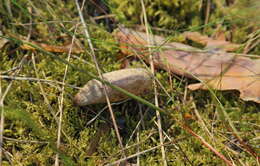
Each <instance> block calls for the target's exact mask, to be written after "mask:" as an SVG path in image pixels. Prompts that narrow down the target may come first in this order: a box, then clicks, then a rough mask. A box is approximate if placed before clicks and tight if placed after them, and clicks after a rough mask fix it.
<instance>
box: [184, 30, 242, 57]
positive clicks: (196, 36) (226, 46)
mask: <svg viewBox="0 0 260 166" xmlns="http://www.w3.org/2000/svg"><path fill="white" fill-rule="evenodd" d="M183 35H184V36H185V37H186V38H187V39H189V40H192V41H194V42H197V43H200V44H202V45H204V46H205V48H208V49H211V48H218V49H221V50H223V51H227V52H232V51H236V50H237V49H238V48H239V47H241V45H240V44H234V43H230V42H228V41H226V40H225V37H224V36H223V34H222V36H218V38H217V39H212V38H210V37H208V36H205V35H201V34H200V33H198V32H185V33H184V34H183Z"/></svg>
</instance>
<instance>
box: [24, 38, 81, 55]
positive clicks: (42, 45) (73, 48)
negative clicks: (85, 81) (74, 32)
mask: <svg viewBox="0 0 260 166" xmlns="http://www.w3.org/2000/svg"><path fill="white" fill-rule="evenodd" d="M31 43H32V44H34V45H36V46H38V47H40V48H42V49H44V50H45V51H48V52H54V53H68V52H69V51H70V49H71V53H74V54H80V53H82V52H84V50H83V49H82V48H81V47H80V46H78V45H77V44H75V43H74V44H73V46H72V44H67V45H64V46H53V45H48V44H45V43H39V42H34V41H32V42H31ZM21 48H22V49H24V50H33V51H34V50H35V48H34V47H32V46H31V45H28V44H23V45H21Z"/></svg>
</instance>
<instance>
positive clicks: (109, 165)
mask: <svg viewBox="0 0 260 166" xmlns="http://www.w3.org/2000/svg"><path fill="white" fill-rule="evenodd" d="M171 143H172V141H170V142H167V143H165V144H163V145H157V146H155V147H152V148H150V149H147V150H144V151H141V152H139V153H136V154H133V155H130V156H128V157H126V158H123V159H120V160H117V161H115V162H112V163H110V164H107V166H112V165H116V164H119V163H121V162H123V161H126V160H129V159H131V158H134V157H137V156H139V155H142V154H145V153H147V152H150V151H152V150H155V149H157V148H160V147H162V146H165V145H169V144H171Z"/></svg>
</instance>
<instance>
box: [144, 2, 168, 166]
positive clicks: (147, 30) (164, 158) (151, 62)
mask: <svg viewBox="0 0 260 166" xmlns="http://www.w3.org/2000/svg"><path fill="white" fill-rule="evenodd" d="M141 4H142V10H143V15H144V22H145V29H146V36H147V42H148V45H149V46H150V45H151V44H152V41H151V38H150V34H149V29H148V21H147V16H146V10H145V6H144V1H143V0H141ZM149 52H150V56H149V59H150V65H151V71H152V75H153V76H154V63H153V56H152V51H151V48H150V47H149ZM153 85H154V100H155V105H156V106H157V107H158V106H159V102H158V92H157V85H156V81H155V79H153ZM156 117H157V123H158V131H159V137H160V145H162V146H161V152H162V160H163V165H164V166H167V160H166V154H165V149H164V146H163V142H164V138H163V131H162V123H161V116H160V112H159V111H157V110H156Z"/></svg>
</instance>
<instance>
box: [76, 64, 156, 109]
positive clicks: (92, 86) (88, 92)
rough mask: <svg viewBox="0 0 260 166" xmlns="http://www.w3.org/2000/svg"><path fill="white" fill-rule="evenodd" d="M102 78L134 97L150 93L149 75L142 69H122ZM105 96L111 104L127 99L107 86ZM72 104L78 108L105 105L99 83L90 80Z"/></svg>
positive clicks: (150, 81) (101, 86) (150, 78)
mask: <svg viewBox="0 0 260 166" xmlns="http://www.w3.org/2000/svg"><path fill="white" fill-rule="evenodd" d="M103 78H104V79H105V80H107V81H109V82H110V83H111V84H113V85H116V86H118V87H120V88H123V89H125V90H127V91H128V92H130V93H133V94H135V95H140V94H143V93H145V92H148V91H150V89H151V88H152V77H151V75H150V74H149V73H148V72H147V71H146V70H145V69H142V68H132V69H122V70H117V71H113V72H109V73H105V74H103ZM106 90H107V94H108V97H109V99H110V101H111V102H117V101H121V100H124V99H127V98H128V96H127V95H125V94H123V93H121V92H119V91H117V90H115V89H112V88H111V87H109V86H107V89H106ZM74 103H75V104H76V105H79V106H84V105H89V104H97V103H106V96H105V94H104V90H103V85H102V83H101V82H100V81H97V80H94V79H93V80H90V81H89V82H87V84H86V85H85V86H84V87H83V88H82V89H81V90H80V91H79V92H78V93H77V94H76V96H75V97H74Z"/></svg>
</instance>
